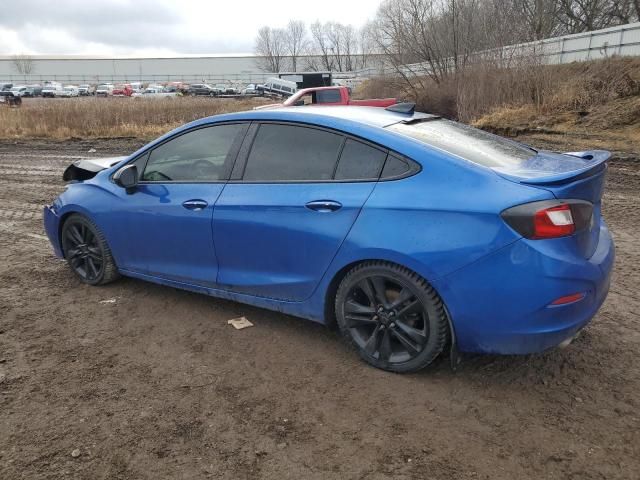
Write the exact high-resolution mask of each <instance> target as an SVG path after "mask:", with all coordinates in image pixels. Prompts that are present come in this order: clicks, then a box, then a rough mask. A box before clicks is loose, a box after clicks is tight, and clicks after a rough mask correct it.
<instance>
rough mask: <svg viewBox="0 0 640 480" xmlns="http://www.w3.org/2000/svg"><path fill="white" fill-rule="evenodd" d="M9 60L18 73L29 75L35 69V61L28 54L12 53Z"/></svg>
mask: <svg viewBox="0 0 640 480" xmlns="http://www.w3.org/2000/svg"><path fill="white" fill-rule="evenodd" d="M11 60H12V62H13V67H14V68H15V69H16V72H18V73H19V74H20V75H30V74H32V73H33V71H34V70H35V62H34V61H33V58H32V57H31V56H29V55H23V54H20V55H14V56H13V57H12V58H11Z"/></svg>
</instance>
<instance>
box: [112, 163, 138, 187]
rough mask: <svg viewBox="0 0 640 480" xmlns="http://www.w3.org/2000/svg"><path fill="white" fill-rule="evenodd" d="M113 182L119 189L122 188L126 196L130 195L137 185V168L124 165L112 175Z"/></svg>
mask: <svg viewBox="0 0 640 480" xmlns="http://www.w3.org/2000/svg"><path fill="white" fill-rule="evenodd" d="M113 181H114V182H115V184H116V185H118V186H119V187H122V188H124V189H125V190H126V191H127V193H128V194H132V193H133V192H135V191H136V186H137V185H138V167H136V166H135V165H125V166H124V167H122V168H121V169H120V170H118V171H117V172H116V173H115V174H114V175H113Z"/></svg>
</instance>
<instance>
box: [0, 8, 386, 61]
mask: <svg viewBox="0 0 640 480" xmlns="http://www.w3.org/2000/svg"><path fill="white" fill-rule="evenodd" d="M0 3H2V7H1V8H0V55H12V54H18V53H24V54H73V55H123V56H130V55H136V56H137V55H141V56H149V55H174V54H208V53H225V54H231V53H252V51H253V44H254V38H255V34H256V31H257V30H258V28H260V27H261V26H263V25H269V26H272V27H282V26H284V25H285V24H286V23H287V22H288V21H289V19H296V20H303V21H305V22H307V24H309V23H312V22H314V21H315V20H320V21H322V22H325V21H331V20H332V21H339V22H342V23H350V24H352V25H354V26H356V27H360V26H362V25H363V24H364V23H365V22H366V21H367V20H368V19H370V18H373V16H374V14H375V11H376V9H377V7H378V5H379V3H380V1H379V0H368V1H367V0H346V1H345V0H318V1H305V0H302V1H301V0H277V1H275V2H274V1H270V0H262V1H258V0H242V1H229V0H226V1H219V0H208V1H207V0H205V1H201V0H173V1H170V0H53V1H52V0H2V1H1V2H0ZM269 4H272V5H277V8H269V7H267V5H269Z"/></svg>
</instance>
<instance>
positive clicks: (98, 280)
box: [62, 213, 119, 285]
mask: <svg viewBox="0 0 640 480" xmlns="http://www.w3.org/2000/svg"><path fill="white" fill-rule="evenodd" d="M62 250H63V252H64V256H65V258H66V259H67V263H68V264H69V266H70V267H71V270H73V272H74V273H75V274H76V275H77V276H78V277H79V278H80V280H81V281H82V282H84V283H87V284H89V285H104V284H106V283H109V282H112V281H114V280H115V279H117V278H118V277H119V274H118V269H117V267H116V265H115V262H114V261H113V257H112V256H111V250H110V249H109V245H107V241H106V239H105V237H104V235H103V234H102V232H101V231H100V230H99V229H98V227H97V226H96V225H95V224H94V223H93V222H92V221H91V220H89V219H88V218H86V217H84V216H82V215H80V214H75V213H74V214H73V215H71V216H70V217H69V218H68V219H67V220H66V221H65V222H64V225H63V226H62Z"/></svg>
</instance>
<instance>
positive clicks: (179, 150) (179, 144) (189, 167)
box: [141, 124, 246, 182]
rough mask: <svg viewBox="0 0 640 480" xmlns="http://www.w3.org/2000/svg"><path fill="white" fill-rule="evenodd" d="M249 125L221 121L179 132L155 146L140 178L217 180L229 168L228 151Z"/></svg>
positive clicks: (226, 172) (156, 180)
mask: <svg viewBox="0 0 640 480" xmlns="http://www.w3.org/2000/svg"><path fill="white" fill-rule="evenodd" d="M245 128H246V125H243V124H232V125H218V126H213V127H205V128H200V129H198V130H193V131H191V132H188V133H185V134H183V135H180V136H179V137H177V138H174V139H173V140H169V141H168V142H167V143H164V144H162V145H160V146H159V147H157V148H155V149H153V150H152V151H151V154H150V155H149V160H148V161H147V166H146V168H145V170H144V173H143V175H142V178H141V180H143V181H148V182H171V181H174V182H175V181H179V182H189V181H191V182H215V181H218V180H225V179H226V178H227V175H228V172H229V167H230V165H229V163H230V160H229V159H228V158H227V156H228V154H229V151H230V150H231V147H232V145H233V143H234V141H235V139H236V137H238V135H239V134H240V133H241V132H244V130H245Z"/></svg>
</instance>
